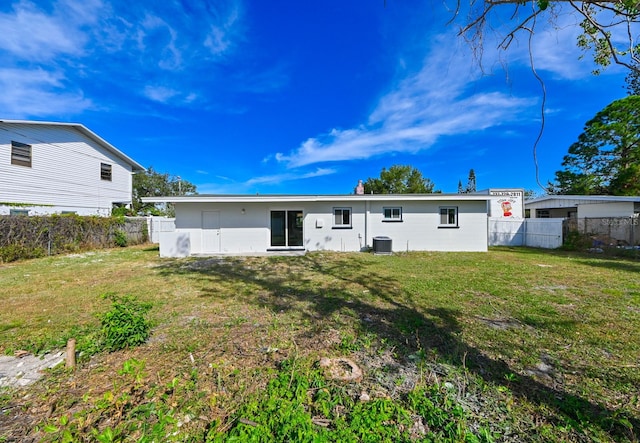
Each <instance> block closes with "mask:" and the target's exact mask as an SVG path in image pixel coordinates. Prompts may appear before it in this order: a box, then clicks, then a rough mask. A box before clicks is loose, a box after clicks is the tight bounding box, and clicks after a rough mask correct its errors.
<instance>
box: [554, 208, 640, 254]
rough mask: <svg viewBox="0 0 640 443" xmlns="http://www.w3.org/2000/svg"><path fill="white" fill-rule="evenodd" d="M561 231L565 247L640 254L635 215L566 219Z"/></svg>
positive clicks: (599, 251) (639, 231) (639, 238)
mask: <svg viewBox="0 0 640 443" xmlns="http://www.w3.org/2000/svg"><path fill="white" fill-rule="evenodd" d="M563 231H564V244H563V248H564V249H567V250H581V251H585V250H586V251H588V252H592V253H599V254H605V255H612V256H619V257H630V258H640V246H639V245H640V223H639V220H638V217H598V218H581V219H566V220H564V223H563Z"/></svg>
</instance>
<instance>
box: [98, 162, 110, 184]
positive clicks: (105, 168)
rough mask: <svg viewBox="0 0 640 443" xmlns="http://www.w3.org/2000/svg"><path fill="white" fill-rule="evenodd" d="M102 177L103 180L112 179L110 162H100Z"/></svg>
mask: <svg viewBox="0 0 640 443" xmlns="http://www.w3.org/2000/svg"><path fill="white" fill-rule="evenodd" d="M100 178H101V179H102V180H108V181H111V165H110V164H108V163H100Z"/></svg>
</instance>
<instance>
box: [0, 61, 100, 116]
mask: <svg viewBox="0 0 640 443" xmlns="http://www.w3.org/2000/svg"><path fill="white" fill-rule="evenodd" d="M0 90H2V91H3V92H2V94H0V107H1V108H2V109H3V115H4V116H5V117H8V116H11V117H12V118H26V117H28V116H31V115H40V116H51V115H53V116H60V115H69V114H76V113H79V112H82V111H85V110H87V109H90V108H92V107H93V104H92V102H91V100H88V99H86V98H84V96H83V95H82V93H81V92H76V93H73V92H70V91H68V90H67V89H66V88H65V78H64V76H63V75H62V74H60V73H51V72H47V71H44V70H41V69H38V70H21V69H0Z"/></svg>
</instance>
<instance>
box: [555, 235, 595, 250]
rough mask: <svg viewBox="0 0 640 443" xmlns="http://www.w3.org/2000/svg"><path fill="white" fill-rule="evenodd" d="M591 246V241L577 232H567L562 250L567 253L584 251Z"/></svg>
mask: <svg viewBox="0 0 640 443" xmlns="http://www.w3.org/2000/svg"><path fill="white" fill-rule="evenodd" d="M592 245H593V240H592V239H591V238H590V237H589V236H588V235H586V234H581V233H580V232H578V231H569V232H568V233H567V235H566V236H565V238H564V242H563V244H562V249H564V250H567V251H584V250H585V249H589V248H590V247H592Z"/></svg>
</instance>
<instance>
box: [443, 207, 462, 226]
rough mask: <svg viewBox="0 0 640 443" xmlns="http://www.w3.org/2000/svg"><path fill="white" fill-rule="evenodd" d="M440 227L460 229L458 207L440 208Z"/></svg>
mask: <svg viewBox="0 0 640 443" xmlns="http://www.w3.org/2000/svg"><path fill="white" fill-rule="evenodd" d="M440 227H442V228H457V227H458V207H457V206H441V207H440Z"/></svg>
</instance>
